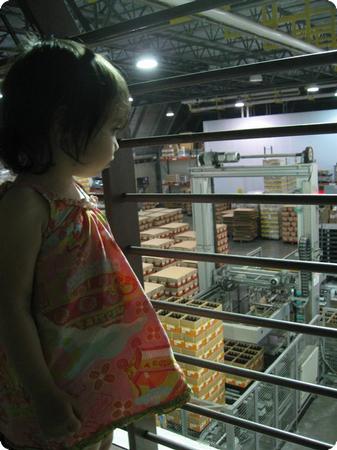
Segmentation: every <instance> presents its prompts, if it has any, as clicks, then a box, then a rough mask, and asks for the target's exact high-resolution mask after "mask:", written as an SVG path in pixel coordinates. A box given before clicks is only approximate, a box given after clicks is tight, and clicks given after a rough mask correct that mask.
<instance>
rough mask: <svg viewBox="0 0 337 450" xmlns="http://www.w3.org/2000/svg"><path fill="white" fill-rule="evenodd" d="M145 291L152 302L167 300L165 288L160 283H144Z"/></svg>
mask: <svg viewBox="0 0 337 450" xmlns="http://www.w3.org/2000/svg"><path fill="white" fill-rule="evenodd" d="M144 291H145V294H146V295H147V296H148V297H149V299H151V300H162V299H164V298H165V294H164V291H165V287H164V286H163V285H162V284H160V283H153V282H151V281H144Z"/></svg>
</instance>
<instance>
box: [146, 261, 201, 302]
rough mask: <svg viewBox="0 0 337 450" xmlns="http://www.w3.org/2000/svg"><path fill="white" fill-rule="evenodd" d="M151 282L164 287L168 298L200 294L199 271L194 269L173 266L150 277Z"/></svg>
mask: <svg viewBox="0 0 337 450" xmlns="http://www.w3.org/2000/svg"><path fill="white" fill-rule="evenodd" d="M149 281H150V282H153V283H159V284H161V285H163V286H164V292H165V296H166V297H172V296H175V297H183V296H184V297H186V295H193V294H195V293H197V292H198V290H199V288H198V286H199V283H198V271H197V269H194V268H192V267H178V266H171V267H169V268H167V269H163V270H160V271H159V272H155V273H153V274H151V275H150V276H149Z"/></svg>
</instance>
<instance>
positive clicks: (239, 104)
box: [235, 100, 245, 108]
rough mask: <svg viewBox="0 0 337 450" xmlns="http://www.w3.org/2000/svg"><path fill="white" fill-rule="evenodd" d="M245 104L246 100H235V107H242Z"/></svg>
mask: <svg viewBox="0 0 337 450" xmlns="http://www.w3.org/2000/svg"><path fill="white" fill-rule="evenodd" d="M243 106H245V104H244V102H243V101H242V100H237V101H236V102H235V107H236V108H242V107H243Z"/></svg>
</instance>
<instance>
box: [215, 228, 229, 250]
mask: <svg viewBox="0 0 337 450" xmlns="http://www.w3.org/2000/svg"><path fill="white" fill-rule="evenodd" d="M215 242H216V252H217V253H228V233H227V225H225V224H216V238H215Z"/></svg>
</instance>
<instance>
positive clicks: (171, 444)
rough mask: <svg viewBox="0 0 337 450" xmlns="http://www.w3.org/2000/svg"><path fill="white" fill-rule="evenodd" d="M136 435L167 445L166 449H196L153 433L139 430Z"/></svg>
mask: <svg viewBox="0 0 337 450" xmlns="http://www.w3.org/2000/svg"><path fill="white" fill-rule="evenodd" d="M136 433H137V434H138V435H139V436H140V437H142V438H143V439H147V440H149V441H152V442H156V443H157V444H162V445H165V446H166V447H169V448H173V449H174V450H194V447H191V446H190V445H186V444H180V443H179V442H177V441H173V440H172V439H169V438H167V437H164V436H158V434H155V433H151V431H142V430H137V432H136Z"/></svg>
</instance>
